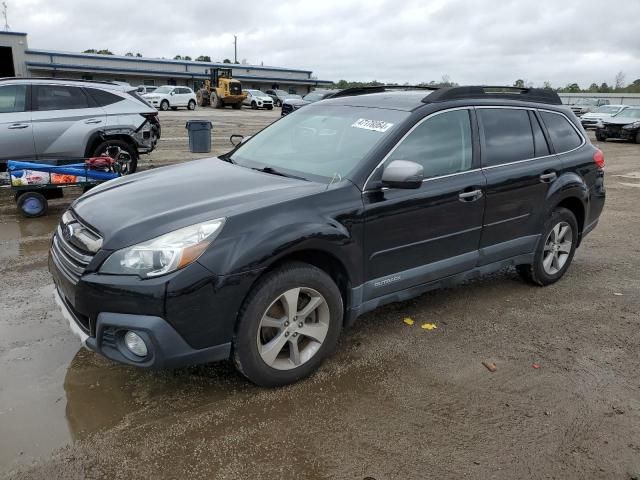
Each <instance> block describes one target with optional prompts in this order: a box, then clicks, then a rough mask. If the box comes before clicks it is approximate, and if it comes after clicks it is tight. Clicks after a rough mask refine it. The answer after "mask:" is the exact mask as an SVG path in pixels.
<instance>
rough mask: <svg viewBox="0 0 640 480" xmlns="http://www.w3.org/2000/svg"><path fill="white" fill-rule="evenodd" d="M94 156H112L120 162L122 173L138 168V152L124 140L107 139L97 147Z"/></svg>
mask: <svg viewBox="0 0 640 480" xmlns="http://www.w3.org/2000/svg"><path fill="white" fill-rule="evenodd" d="M92 156H94V157H111V158H113V159H114V160H115V161H116V163H117V164H118V168H119V169H120V174H121V175H128V174H130V173H134V172H135V171H136V170H137V169H138V152H137V151H136V149H135V148H134V147H132V146H131V145H129V144H128V143H127V142H125V141H124V140H107V141H105V142H102V143H101V144H100V145H98V146H97V147H96V149H95V150H94V152H93V155H92Z"/></svg>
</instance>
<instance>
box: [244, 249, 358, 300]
mask: <svg viewBox="0 0 640 480" xmlns="http://www.w3.org/2000/svg"><path fill="white" fill-rule="evenodd" d="M294 262H296V263H306V264H309V265H313V266H314V267H316V268H318V269H320V270H322V271H323V272H324V273H326V274H327V275H329V277H330V278H331V279H332V280H333V281H334V282H335V284H336V285H337V287H338V290H340V295H341V296H342V304H343V308H344V312H347V311H348V310H349V308H350V303H351V301H350V295H349V291H350V289H351V278H350V276H349V272H348V270H347V267H346V266H345V264H344V263H343V262H342V261H341V260H340V259H339V258H338V257H336V256H335V255H334V254H332V253H330V252H328V251H326V250H321V249H315V248H310V249H302V250H296V251H293V252H289V253H287V254H285V255H283V256H280V257H278V258H277V259H275V260H274V261H273V262H272V263H271V264H270V265H269V266H268V267H267V268H266V269H265V270H264V271H262V272H261V274H260V275H258V276H257V277H256V278H255V279H254V281H253V283H252V285H251V288H249V290H248V291H247V296H248V295H249V293H250V292H251V291H252V290H253V288H254V287H255V285H256V284H257V283H258V282H259V281H260V280H261V279H262V278H263V277H264V276H265V275H267V274H269V273H271V272H273V271H274V270H277V269H278V268H280V267H282V266H283V265H286V264H288V263H294ZM245 301H246V297H245ZM243 303H244V302H243Z"/></svg>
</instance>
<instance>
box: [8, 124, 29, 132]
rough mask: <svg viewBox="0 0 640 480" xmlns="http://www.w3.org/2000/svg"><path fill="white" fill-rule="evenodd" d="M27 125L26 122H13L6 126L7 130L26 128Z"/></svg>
mask: <svg viewBox="0 0 640 480" xmlns="http://www.w3.org/2000/svg"><path fill="white" fill-rule="evenodd" d="M28 126H29V124H28V123H14V124H13V125H9V126H8V127H7V128H8V129H9V130H18V129H21V128H27V127H28Z"/></svg>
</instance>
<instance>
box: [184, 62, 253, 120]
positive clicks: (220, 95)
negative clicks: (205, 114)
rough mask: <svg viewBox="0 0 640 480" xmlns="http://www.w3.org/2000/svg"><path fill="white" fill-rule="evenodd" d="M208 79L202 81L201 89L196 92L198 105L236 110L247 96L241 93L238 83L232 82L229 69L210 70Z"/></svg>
mask: <svg viewBox="0 0 640 480" xmlns="http://www.w3.org/2000/svg"><path fill="white" fill-rule="evenodd" d="M209 73H210V78H208V79H207V80H205V81H204V85H203V87H202V88H201V89H200V90H198V91H197V92H196V99H197V100H198V105H199V106H201V107H206V106H207V105H211V106H212V107H213V108H224V107H226V106H227V105H231V106H232V107H233V108H234V109H236V110H238V109H240V108H241V107H242V101H243V100H244V99H245V98H247V94H246V93H245V92H243V91H242V85H241V84H240V81H238V80H234V79H233V77H232V71H231V69H230V68H211V70H210V71H209Z"/></svg>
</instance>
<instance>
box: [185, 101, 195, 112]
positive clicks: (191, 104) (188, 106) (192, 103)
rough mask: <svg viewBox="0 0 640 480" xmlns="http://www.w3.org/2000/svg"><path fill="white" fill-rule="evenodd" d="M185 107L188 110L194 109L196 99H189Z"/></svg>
mask: <svg viewBox="0 0 640 480" xmlns="http://www.w3.org/2000/svg"><path fill="white" fill-rule="evenodd" d="M187 108H188V109H189V110H195V109H196V101H195V100H189V104H188V105H187Z"/></svg>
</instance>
